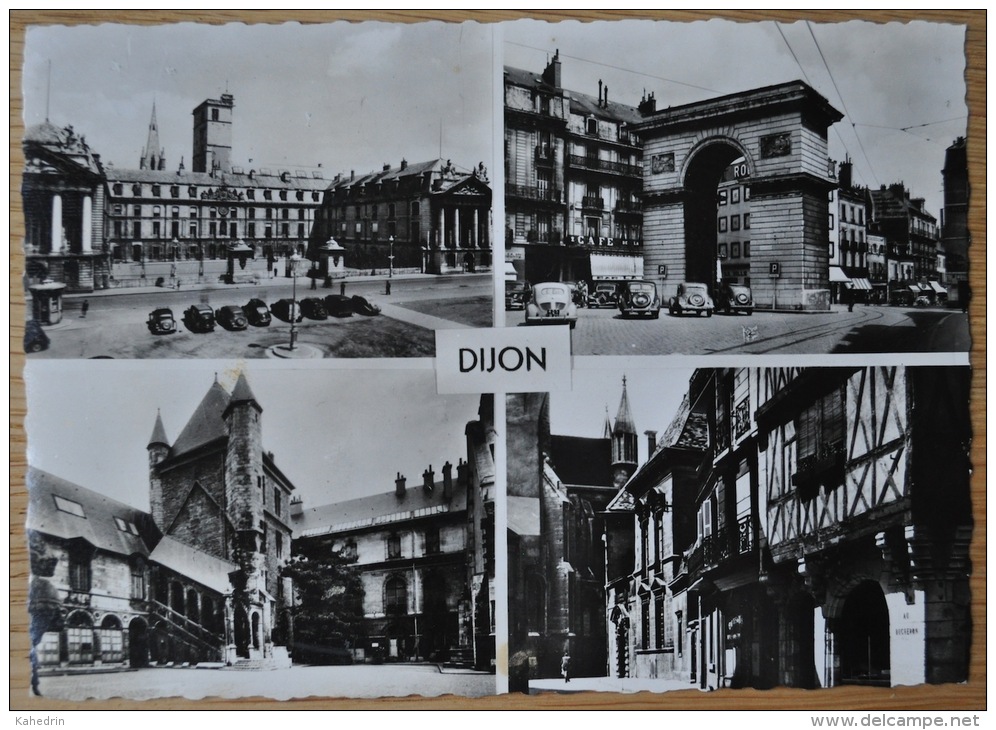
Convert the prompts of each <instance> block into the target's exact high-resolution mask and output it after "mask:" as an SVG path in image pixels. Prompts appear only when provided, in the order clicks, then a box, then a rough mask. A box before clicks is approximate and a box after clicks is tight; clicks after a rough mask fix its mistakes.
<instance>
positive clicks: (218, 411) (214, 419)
mask: <svg viewBox="0 0 996 730" xmlns="http://www.w3.org/2000/svg"><path fill="white" fill-rule="evenodd" d="M229 401H230V397H229V395H228V393H227V392H226V391H225V389H224V388H223V387H222V386H221V384H220V383H218V382H217V381H215V383H213V384H212V385H211V388H210V389H209V390H208V392H207V395H205V396H204V399H203V400H202V401H201V403H200V405H198V406H197V410H195V411H194V415H193V416H191V417H190V420H189V421H187V425H186V426H184V427H183V431H181V432H180V435H179V436H177V438H176V442H175V443H174V444H173V448H172V449H170V452H169V457H168V458H169V459H175V458H177V457H179V456H181V455H183V454H186V453H189V452H191V451H194V450H195V449H198V448H200V447H201V446H206V445H207V444H209V443H211V442H212V441H217V440H218V439H222V438H228V427H227V426H226V425H225V421H224V419H223V418H222V414H224V412H225V409H226V408H227V407H228V403H229Z"/></svg>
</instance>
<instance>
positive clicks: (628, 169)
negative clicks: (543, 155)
mask: <svg viewBox="0 0 996 730" xmlns="http://www.w3.org/2000/svg"><path fill="white" fill-rule="evenodd" d="M567 162H568V164H569V165H570V166H571V167H576V168H579V169H582V170H595V171H597V172H614V173H617V174H620V175H632V176H634V177H642V176H643V167H642V166H640V165H631V164H630V163H628V162H615V161H613V160H601V159H599V158H597V157H588V156H587V155H569V156H568V158H567Z"/></svg>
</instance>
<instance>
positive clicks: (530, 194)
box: [505, 183, 564, 203]
mask: <svg viewBox="0 0 996 730" xmlns="http://www.w3.org/2000/svg"><path fill="white" fill-rule="evenodd" d="M505 196H506V197H509V198H521V199H523V200H539V201H542V202H546V203H561V202H563V199H564V196H563V191H562V190H559V189H557V188H539V187H536V186H535V185H515V184H513V183H505Z"/></svg>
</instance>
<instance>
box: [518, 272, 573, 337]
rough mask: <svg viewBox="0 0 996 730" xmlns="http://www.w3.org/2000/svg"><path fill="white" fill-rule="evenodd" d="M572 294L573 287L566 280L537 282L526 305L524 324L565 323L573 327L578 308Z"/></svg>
mask: <svg viewBox="0 0 996 730" xmlns="http://www.w3.org/2000/svg"><path fill="white" fill-rule="evenodd" d="M572 295H573V287H572V286H571V285H570V284H569V283H566V282H560V281H549V282H544V283H542V284H537V285H536V286H534V287H533V288H532V293H531V295H530V297H529V304H527V305H526V324H567V325H570V326H571V328H572V329H573V328H574V326H575V325H576V324H577V323H578V308H577V305H576V304H574V300H573V296H572Z"/></svg>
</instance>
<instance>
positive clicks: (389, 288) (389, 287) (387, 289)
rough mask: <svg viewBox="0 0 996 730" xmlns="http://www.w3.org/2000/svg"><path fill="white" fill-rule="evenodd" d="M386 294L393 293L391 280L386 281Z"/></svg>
mask: <svg viewBox="0 0 996 730" xmlns="http://www.w3.org/2000/svg"><path fill="white" fill-rule="evenodd" d="M384 293H385V294H390V293H391V280H390V279H385V280H384Z"/></svg>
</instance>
